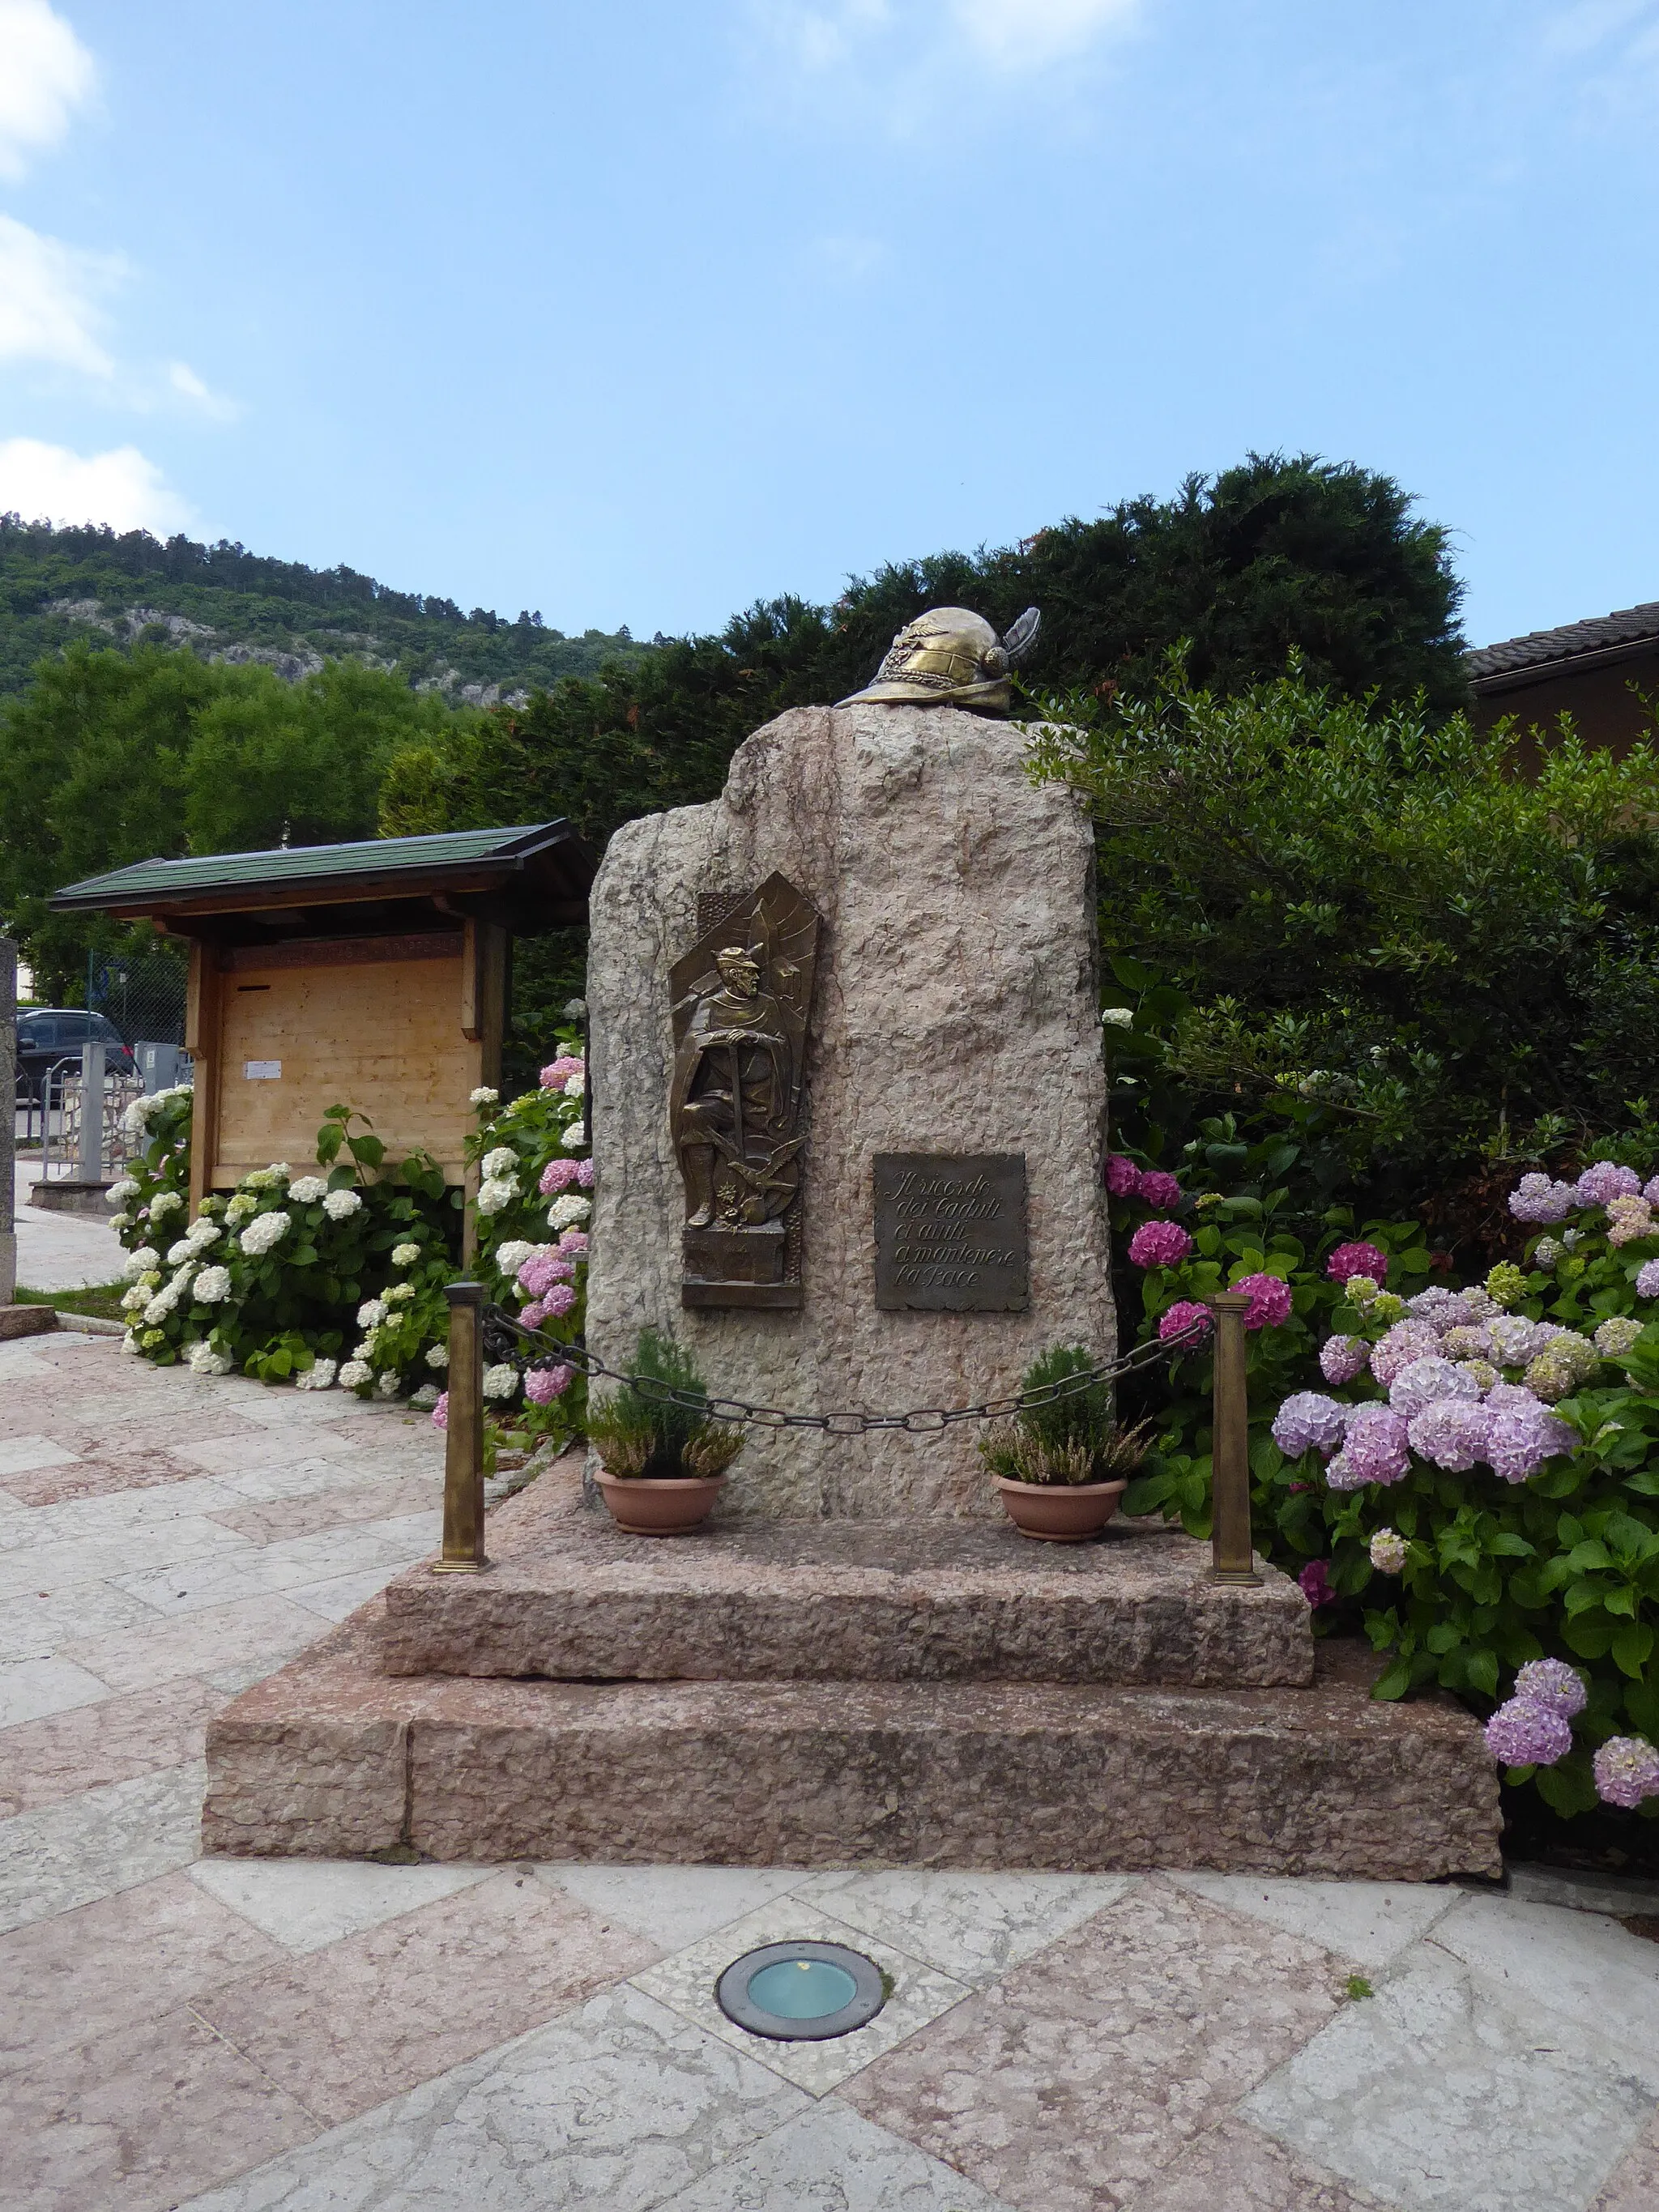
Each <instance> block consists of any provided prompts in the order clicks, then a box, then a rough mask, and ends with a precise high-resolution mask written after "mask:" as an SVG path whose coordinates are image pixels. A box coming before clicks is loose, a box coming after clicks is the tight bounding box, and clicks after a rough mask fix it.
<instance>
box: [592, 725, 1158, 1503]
mask: <svg viewBox="0 0 1659 2212" xmlns="http://www.w3.org/2000/svg"><path fill="white" fill-rule="evenodd" d="M1024 757H1025V744H1024V738H1023V737H1022V736H1021V733H1020V732H1019V731H1018V729H1017V728H1016V727H1014V726H1012V724H1010V723H1006V722H1000V721H994V720H985V719H982V718H981V717H979V716H976V715H973V714H963V713H962V712H960V711H958V710H957V709H955V708H911V707H883V706H876V705H868V704H866V705H864V706H860V707H854V708H817V707H814V708H796V709H793V710H792V711H791V712H790V713H788V714H784V715H781V717H780V718H779V719H778V720H776V721H775V722H771V723H769V724H768V725H767V726H766V727H765V728H764V729H763V730H760V731H758V732H757V733H756V734H755V735H754V736H753V737H751V738H749V739H748V740H747V741H746V742H745V743H744V744H743V745H741V746H740V747H739V748H738V751H737V752H736V754H735V755H734V756H733V757H732V766H731V770H730V773H729V775H728V777H727V780H726V789H725V791H724V793H723V794H722V795H721V797H720V799H717V800H716V801H714V803H713V804H712V805H707V806H697V807H688V808H682V809H678V810H677V811H674V812H672V813H669V814H661V815H655V816H652V817H648V818H647V819H645V820H643V821H638V822H633V823H628V824H627V825H625V826H624V827H623V829H620V830H618V831H617V835H616V836H615V837H613V838H612V840H611V845H610V848H609V849H608V851H607V853H606V854H605V862H604V865H603V866H602V867H601V869H600V871H599V876H598V878H597V879H596V881H595V884H594V886H593V891H592V902H591V913H592V938H591V944H590V951H589V958H588V1003H589V1012H590V1030H591V1036H592V1049H591V1053H590V1067H591V1072H592V1092H593V1129H592V1139H593V1157H594V1162H595V1165H596V1168H597V1170H598V1183H597V1188H596V1191H595V1194H594V1218H593V1249H592V1267H591V1272H590V1275H589V1279H588V1305H587V1334H588V1341H589V1343H590V1344H591V1345H592V1346H593V1347H594V1349H595V1350H596V1351H598V1352H599V1353H600V1354H601V1356H602V1357H603V1358H605V1359H606V1360H607V1361H609V1362H610V1363H611V1365H612V1366H615V1367H624V1368H625V1366H626V1364H627V1363H628V1360H629V1358H630V1356H631V1354H632V1352H633V1351H634V1348H635V1341H636V1340H637V1337H638V1334H639V1331H640V1328H641V1326H642V1325H643V1324H645V1323H647V1322H648V1323H650V1324H652V1325H653V1326H655V1327H656V1328H660V1329H670V1330H671V1331H673V1333H674V1334H676V1335H678V1336H679V1337H680V1338H681V1339H682V1340H684V1341H685V1342H686V1343H688V1344H689V1345H690V1346H691V1347H692V1348H693V1350H694V1351H695V1352H696V1357H697V1359H698V1361H699V1362H700V1364H701V1365H702V1369H703V1370H704V1373H705V1375H706V1376H707V1378H708V1383H709V1384H710V1386H711V1388H712V1389H714V1391H715V1392H716V1393H718V1394H720V1395H732V1396H733V1397H737V1398H739V1399H743V1400H745V1401H749V1402H750V1403H753V1404H764V1405H770V1406H777V1407H785V1408H787V1409H791V1410H799V1411H805V1412H828V1411H834V1410H839V1409H842V1408H848V1407H864V1408H875V1409H882V1410H897V1411H901V1412H902V1411H908V1410H910V1409H913V1408H921V1407H950V1406H956V1405H962V1404H968V1403H973V1402H975V1401H983V1400H985V1399H987V1398H990V1397H994V1396H997V1395H1005V1394H1007V1393H1009V1392H1011V1391H1012V1390H1013V1389H1015V1388H1016V1387H1017V1385H1018V1378H1019V1375H1020V1372H1021V1370H1023V1368H1024V1366H1025V1365H1026V1364H1028V1363H1029V1362H1030V1359H1031V1358H1033V1357H1034V1356H1035V1354H1036V1352H1038V1351H1039V1350H1041V1349H1042V1348H1043V1347H1044V1346H1048V1345H1052V1344H1056V1343H1067V1344H1083V1345H1086V1346H1088V1347H1089V1348H1090V1349H1091V1351H1093V1352H1096V1353H1097V1354H1099V1355H1100V1356H1102V1357H1103V1358H1104V1357H1109V1356H1110V1354H1111V1353H1112V1352H1113V1350H1114V1346H1115V1316H1114V1311H1113V1306H1112V1299H1111V1292H1110V1287H1109V1273H1108V1222H1107V1212H1106V1199H1105V1191H1104V1185H1103V1146H1104V1140H1105V1129H1104V1121H1105V1084H1104V1074H1103V1065H1102V1059H1101V1053H1100V1043H1099V1028H1098V1013H1097V991H1096V975H1095V921H1094V881H1093V855H1094V848H1093V839H1092V835H1091V829H1090V826H1089V823H1088V820H1087V818H1086V815H1085V811H1084V809H1083V808H1082V806H1081V805H1080V804H1079V800H1078V799H1077V798H1076V796H1075V795H1074V794H1073V793H1072V792H1071V791H1070V790H1068V789H1067V788H1066V787H1064V786H1062V785H1059V784H1049V785H1044V786H1042V787H1037V786H1034V785H1033V784H1032V783H1031V782H1030V780H1029V779H1028V777H1027V775H1026V774H1025V768H1024ZM774 871H779V872H781V873H782V874H783V875H784V876H786V877H787V878H788V880H789V882H790V883H791V884H793V885H794V886H795V887H796V888H797V889H798V890H800V891H802V892H803V893H805V896H806V897H807V898H808V899H810V900H811V902H812V905H813V906H814V907H815V908H817V912H818V913H819V914H820V915H822V916H823V924H824V927H823V939H822V944H821V947H820V950H819V954H818V960H817V984H816V990H815V994H814V1001H813V1006H812V1012H811V1032H810V1038H809V1046H808V1056H807V1060H806V1070H805V1084H806V1106H805V1114H806V1122H805V1127H806V1141H805V1150H804V1153H803V1160H804V1170H803V1177H804V1179H803V1188H802V1197H801V1200H800V1207H801V1212H800V1236H801V1254H802V1290H803V1303H802V1305H801V1308H800V1310H799V1311H796V1312H787V1311H779V1312H767V1311H763V1310H753V1309H749V1310H729V1309H728V1310H720V1309H713V1310H710V1309H707V1308H703V1309H699V1310H686V1309H685V1308H684V1305H683V1304H682V1300H681V1278H682V1272H683V1270H682V1254H681V1238H682V1229H683V1224H684V1219H685V1212H686V1208H685V1202H684V1191H683V1186H682V1182H681V1177H680V1172H679V1164H678V1160H677V1158H676V1156H675V1152H674V1149H673V1146H672V1144H671V1139H670V1133H669V1124H668V1099H669V1089H670V1077H671V1061H672V1038H671V1023H670V990H669V980H668V977H669V969H670V968H671V965H672V963H674V961H675V960H677V959H678V957H679V956H680V955H681V954H682V953H683V952H684V951H686V950H687V948H688V947H689V946H690V945H692V944H693V943H694V941H695V940H696V939H697V937H698V936H699V934H700V924H699V915H698V904H697V902H698V899H699V897H700V896H702V895H704V894H713V893H722V892H725V893H733V892H742V891H747V890H752V889H753V888H755V887H756V886H757V885H758V884H761V883H762V882H763V881H764V879H765V878H767V877H768V876H769V875H770V874H771V873H772V872H774ZM878 1152H882V1153H893V1152H897V1153H917V1152H922V1153H938V1154H947V1155H953V1156H962V1155H984V1154H991V1153H1001V1154H1006V1153H1024V1158H1025V1170H1026V1181H1027V1186H1028V1189H1029V1220H1030V1306H1029V1309H1028V1310H1026V1311H1024V1312H1023V1313H1019V1312H1016V1313H917V1312H901V1311H884V1310H878V1307H877V1304H876V1283H875V1239H874V1220H873V1214H874V1200H873V1170H872V1161H873V1158H874V1156H875V1155H876V1154H877V1153H878ZM976 1433H977V1432H976V1431H975V1428H974V1427H973V1426H972V1425H963V1426H961V1427H958V1428H954V1429H951V1430H949V1431H945V1432H944V1433H943V1434H936V1435H933V1436H926V1437H917V1436H910V1435H894V1434H877V1435H872V1436H864V1437H836V1438H829V1437H823V1436H821V1435H812V1434H804V1433H801V1432H799V1431H798V1432H793V1433H788V1432H783V1433H771V1434H767V1435H761V1436H757V1437H755V1439H754V1440H753V1441H752V1442H751V1443H750V1445H749V1447H748V1449H746V1450H745V1451H744V1454H743V1455H742V1457H741V1458H740V1459H739V1460H738V1462H737V1464H736V1466H735V1468H734V1469H733V1471H732V1477H731V1479H730V1480H729V1482H728V1485H727V1492H726V1498H727V1502H726V1506H725V1508H724V1509H723V1510H725V1511H726V1513H727V1514H739V1515H751V1516H752V1515H760V1516H774V1517H782V1518H793V1519H805V1520H817V1519H819V1518H823V1517H830V1518H842V1517H851V1518H861V1519H873V1520H889V1519H892V1518H896V1517H898V1516H906V1515H917V1514H935V1515H946V1516H961V1515H969V1516H975V1515H977V1516H985V1517H991V1516H994V1515H995V1514H996V1513H997V1511H998V1510H999V1508H998V1506H997V1504H996V1502H995V1499H994V1497H993V1496H992V1494H991V1492H990V1489H989V1486H988V1484H987V1481H986V1480H985V1476H984V1473H983V1470H982V1468H981V1466H980V1463H979V1462H978V1459H977V1456H976V1454H975V1437H976Z"/></svg>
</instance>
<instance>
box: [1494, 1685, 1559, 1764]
mask: <svg viewBox="0 0 1659 2212" xmlns="http://www.w3.org/2000/svg"><path fill="white" fill-rule="evenodd" d="M1486 1748H1487V1750H1488V1751H1489V1752H1491V1753H1492V1757H1493V1758H1494V1759H1501V1760H1502V1761H1503V1763H1504V1765H1505V1766H1553V1765H1554V1764H1555V1762H1556V1760H1557V1759H1560V1758H1563V1757H1564V1756H1565V1754H1566V1753H1568V1752H1570V1751H1571V1749H1572V1723H1571V1721H1569V1720H1568V1719H1567V1718H1566V1717H1565V1714H1563V1713H1559V1712H1557V1711H1555V1710H1554V1708H1553V1706H1550V1705H1534V1703H1533V1701H1532V1699H1530V1698H1511V1699H1510V1701H1509V1703H1508V1705H1499V1707H1498V1711H1496V1712H1495V1713H1494V1714H1493V1715H1492V1718H1491V1719H1490V1720H1489V1721H1488V1722H1487V1723H1486Z"/></svg>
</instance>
